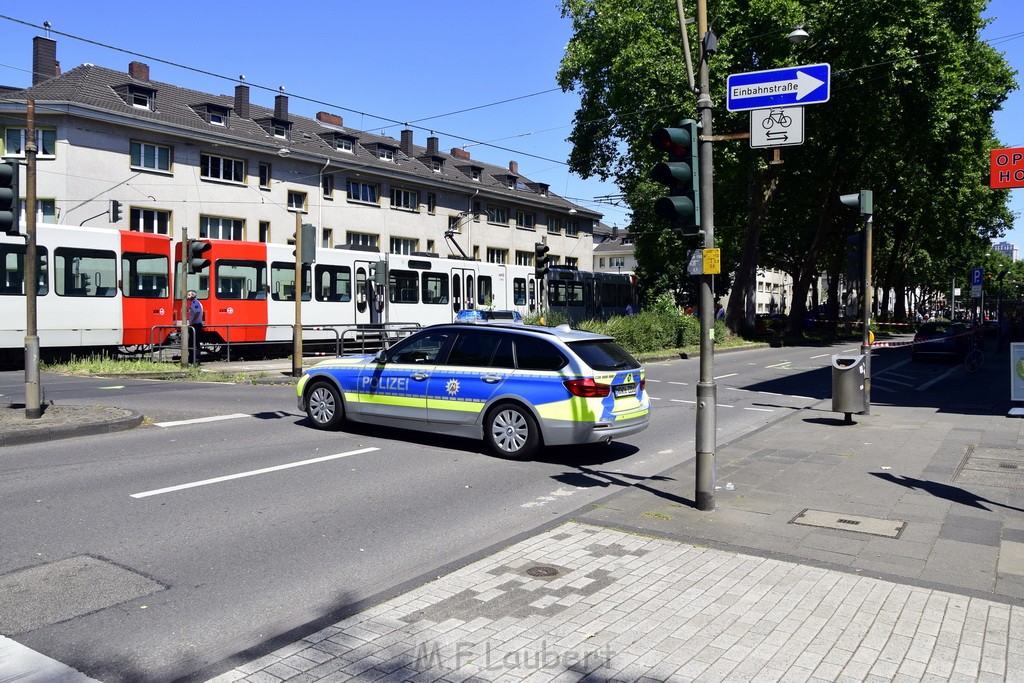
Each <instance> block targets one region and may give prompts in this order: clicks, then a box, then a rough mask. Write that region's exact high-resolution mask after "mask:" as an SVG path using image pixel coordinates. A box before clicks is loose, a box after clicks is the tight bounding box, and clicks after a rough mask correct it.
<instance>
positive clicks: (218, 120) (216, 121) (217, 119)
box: [210, 112, 227, 126]
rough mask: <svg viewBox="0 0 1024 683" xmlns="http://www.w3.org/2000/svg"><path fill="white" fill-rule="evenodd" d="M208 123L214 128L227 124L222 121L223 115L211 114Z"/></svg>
mask: <svg viewBox="0 0 1024 683" xmlns="http://www.w3.org/2000/svg"><path fill="white" fill-rule="evenodd" d="M210 123H212V124H213V125H215V126H225V125H227V123H226V122H225V121H224V115H223V114H214V113H212V112H211V113H210Z"/></svg>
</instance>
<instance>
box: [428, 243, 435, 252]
mask: <svg viewBox="0 0 1024 683" xmlns="http://www.w3.org/2000/svg"><path fill="white" fill-rule="evenodd" d="M427 251H428V252H430V253H431V254H433V253H434V240H427Z"/></svg>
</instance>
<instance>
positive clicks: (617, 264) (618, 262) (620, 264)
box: [608, 256, 626, 268]
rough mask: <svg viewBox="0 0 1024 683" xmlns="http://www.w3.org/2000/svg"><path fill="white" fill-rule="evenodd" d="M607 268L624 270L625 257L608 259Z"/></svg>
mask: <svg viewBox="0 0 1024 683" xmlns="http://www.w3.org/2000/svg"><path fill="white" fill-rule="evenodd" d="M608 266H609V267H610V268H625V267H626V257H625V256H612V257H609V259H608Z"/></svg>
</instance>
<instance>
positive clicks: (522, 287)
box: [512, 277, 526, 306]
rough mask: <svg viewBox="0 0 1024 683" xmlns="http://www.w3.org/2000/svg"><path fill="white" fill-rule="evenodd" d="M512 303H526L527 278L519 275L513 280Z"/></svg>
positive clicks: (518, 304)
mask: <svg viewBox="0 0 1024 683" xmlns="http://www.w3.org/2000/svg"><path fill="white" fill-rule="evenodd" d="M512 305H513V306H525V305H526V278H521V277H517V278H515V279H514V280H512Z"/></svg>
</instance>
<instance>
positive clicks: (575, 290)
mask: <svg viewBox="0 0 1024 683" xmlns="http://www.w3.org/2000/svg"><path fill="white" fill-rule="evenodd" d="M567 293H568V295H569V305H570V306H582V305H583V285H582V284H581V283H579V282H571V283H569V287H568V292H567Z"/></svg>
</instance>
